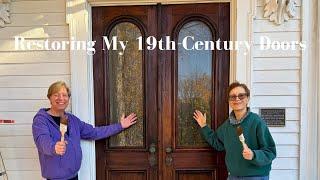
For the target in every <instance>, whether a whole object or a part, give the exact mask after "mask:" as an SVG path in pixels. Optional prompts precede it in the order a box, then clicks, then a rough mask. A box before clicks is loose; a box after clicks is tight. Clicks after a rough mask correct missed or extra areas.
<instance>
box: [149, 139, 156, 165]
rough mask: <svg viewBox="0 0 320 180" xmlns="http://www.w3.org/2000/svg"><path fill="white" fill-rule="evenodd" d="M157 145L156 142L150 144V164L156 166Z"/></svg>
mask: <svg viewBox="0 0 320 180" xmlns="http://www.w3.org/2000/svg"><path fill="white" fill-rule="evenodd" d="M156 152H157V146H156V144H155V143H151V144H150V146H149V154H150V155H149V165H150V166H151V167H154V166H155V165H156V164H157V159H156Z"/></svg>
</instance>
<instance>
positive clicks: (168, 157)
mask: <svg viewBox="0 0 320 180" xmlns="http://www.w3.org/2000/svg"><path fill="white" fill-rule="evenodd" d="M171 153H172V148H171V147H167V148H166V160H165V162H166V166H171V165H172V161H173V158H172V154H171Z"/></svg>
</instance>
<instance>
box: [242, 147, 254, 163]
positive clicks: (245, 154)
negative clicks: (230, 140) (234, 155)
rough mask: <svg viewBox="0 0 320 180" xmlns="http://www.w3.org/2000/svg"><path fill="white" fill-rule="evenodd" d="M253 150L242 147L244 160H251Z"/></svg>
mask: <svg viewBox="0 0 320 180" xmlns="http://www.w3.org/2000/svg"><path fill="white" fill-rule="evenodd" d="M253 155H254V154H253V151H252V150H251V149H250V148H244V149H243V151H242V156H243V158H244V159H246V160H252V159H253Z"/></svg>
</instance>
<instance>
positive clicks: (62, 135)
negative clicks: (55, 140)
mask: <svg viewBox="0 0 320 180" xmlns="http://www.w3.org/2000/svg"><path fill="white" fill-rule="evenodd" d="M64 134H65V132H62V131H61V142H64Z"/></svg>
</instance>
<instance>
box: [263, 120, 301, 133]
mask: <svg viewBox="0 0 320 180" xmlns="http://www.w3.org/2000/svg"><path fill="white" fill-rule="evenodd" d="M269 130H270V132H295V133H298V132H299V131H300V121H286V124H285V126H284V127H269Z"/></svg>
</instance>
